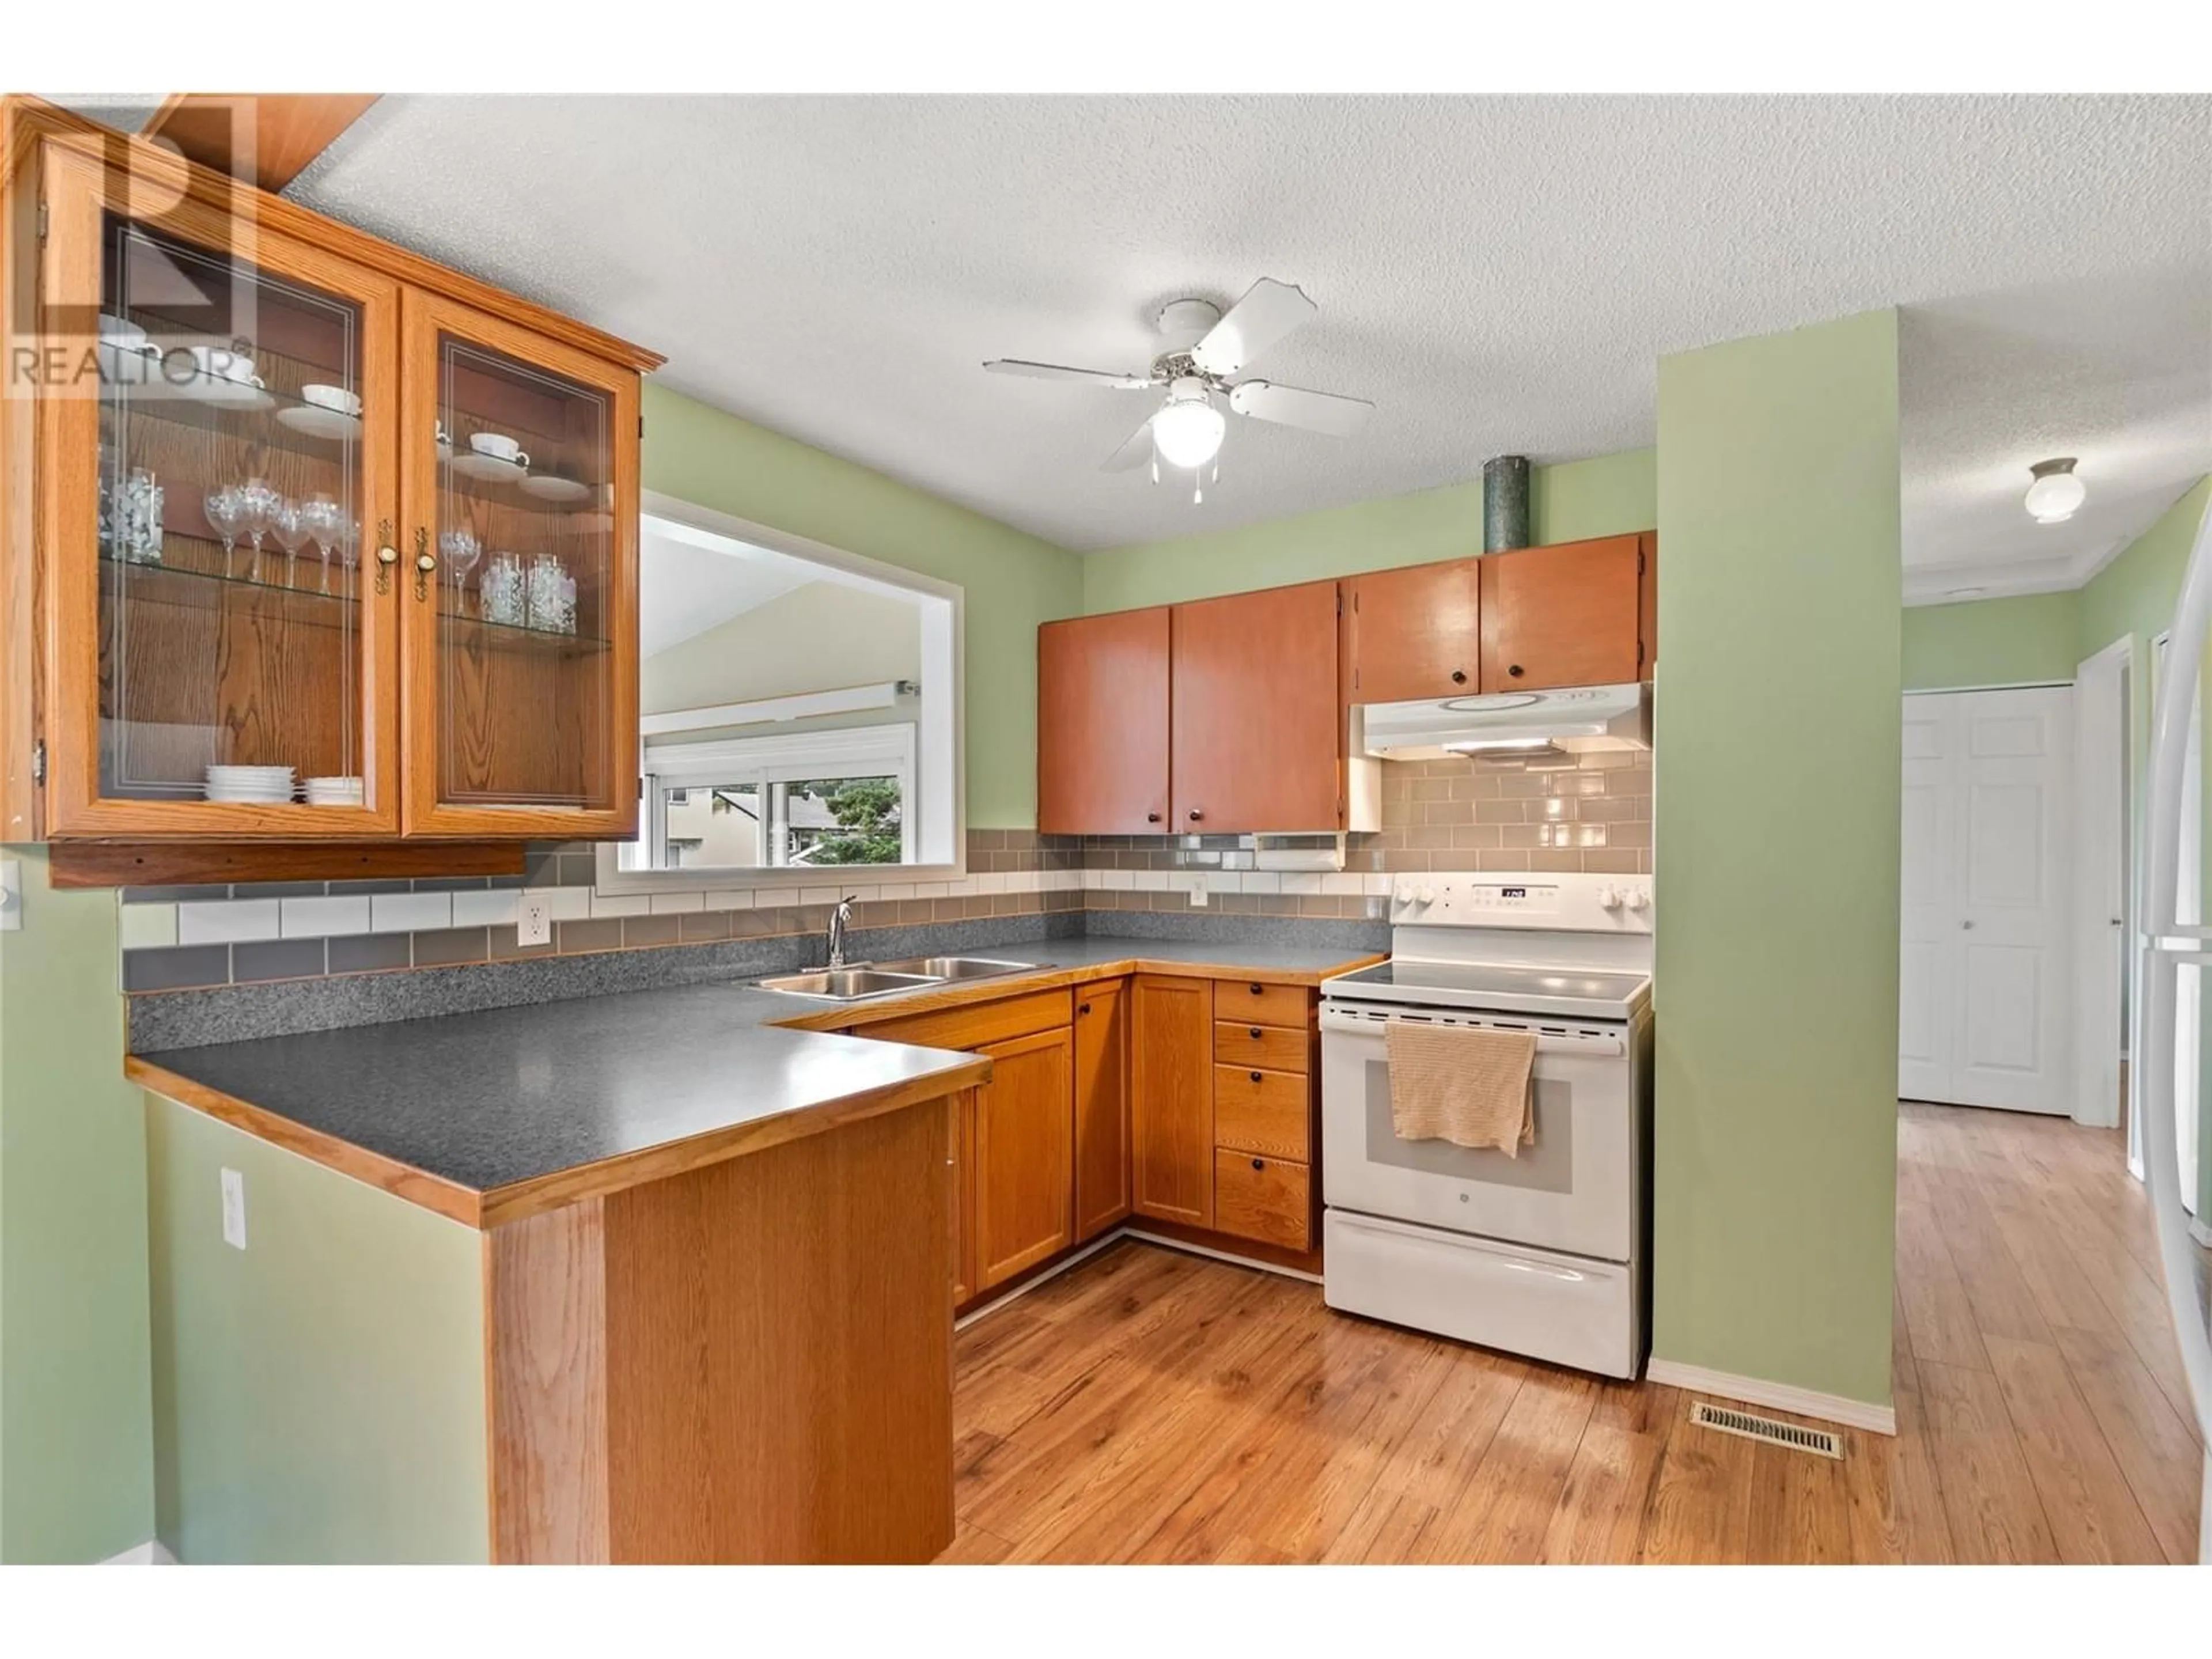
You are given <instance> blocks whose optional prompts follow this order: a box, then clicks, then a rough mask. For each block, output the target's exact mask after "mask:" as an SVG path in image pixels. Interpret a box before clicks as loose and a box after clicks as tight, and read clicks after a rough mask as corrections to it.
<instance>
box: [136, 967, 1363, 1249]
mask: <svg viewBox="0 0 2212 1659" xmlns="http://www.w3.org/2000/svg"><path fill="white" fill-rule="evenodd" d="M964 953H965V954H967V955H970V956H987V957H1005V958H1007V959H1010V960H1014V961H1018V962H1024V963H1035V964H1036V968H1035V969H1034V970H1033V971H1029V972H1024V973H1020V974H1009V975H1003V976H1000V977H997V978H993V979H987V980H975V981H966V982H964V983H961V984H957V985H945V986H931V987H922V988H921V989H919V990H916V991H914V992H909V993H904V994H900V995H897V996H894V997H888V998H878V999H873V1000H869V1001H866V1002H860V1003H838V1002H833V1001H830V1000H827V999H821V998H813V997H793V996H787V995H784V994H779V993H776V992H772V991H763V990H761V989H758V988H757V987H756V986H754V985H753V984H752V983H751V981H750V978H746V979H743V980H732V981H726V982H720V983H712V984H704V985H690V986H683V987H674V988H670V989H665V990H650V991H632V992H626V993H623V994H616V995H608V996H594V997H580V998H574V999H568V1000H561V1001H553V1002H541V1003H532V1004H527V1005H525V1006H519V1007H511V1008H500V1009H494V1010H490V1011H487V1012H475V1013H465V1014H453V1015H447V1016H443V1017H439V1018H428V1019H410V1020H403V1021H398V1022H394V1023H391V1024H375V1025H356V1026H350V1027H346V1028H343V1029H341V1030H328V1031H313V1032H307V1033H302V1034H300V1035H297V1036H274V1037H261V1038H256V1039H254V1040H252V1041H249V1042H227V1043H216V1044H210V1045H208V1046H205V1047H201V1048H181V1049H173V1050H169V1051H167V1052H160V1053H153V1054H132V1055H131V1056H129V1057H128V1058H127V1059H126V1060H125V1066H124V1069H125V1075H126V1076H128V1077H130V1078H131V1079H132V1080H133V1081H135V1082H137V1083H138V1084H140V1085H142V1086H143V1087H145V1088H147V1089H149V1090H151V1091H153V1092H154V1093H155V1094H159V1095H162V1096H165V1097H168V1098H170V1099H172V1100H175V1101H177V1102H179V1103H181V1104H183V1105H185V1106H189V1107H191V1108H193V1109H197V1110H200V1111H204V1112H206V1113H208V1114H209V1115H211V1116H214V1117H217V1118H220V1119H222V1120H223V1121H226V1122H228V1123H231V1124H232V1125H234V1127H239V1128H241V1129H244V1130H246V1132H247V1133H251V1134H254V1135H257V1136H258V1137H259V1138H261V1139H264V1140H268V1141H270V1142H272V1143H274V1144H276V1145H277V1146H284V1147H286V1148H288V1149H289V1150H290V1151H293V1152H298V1153H300V1154H301V1155H302V1156H304V1157H307V1158H311V1159H313V1160H314V1161H315V1162H317V1163H319V1164H325V1165H327V1166H328V1167H330V1168H332V1169H335V1170H339V1171H341V1172H342V1173H344V1174H347V1175H350V1176H355V1177H356V1178H357V1179H360V1180H363V1181H367V1182H369V1183H370V1184H372V1185H374V1186H378V1187H381V1188H384V1189H385V1190H386V1191H388V1192H391V1193H392V1194H396V1195H397V1196H398V1197H401V1198H404V1199H406V1200H410V1202H413V1203H416V1204H419V1205H422V1206H423V1207H425V1208H428V1209H431V1210H434V1211H436V1212H438V1213H440V1214H441V1215H445V1216H447V1217H450V1218H453V1219H454V1220H456V1221H460V1222H463V1223H465V1224H466V1225H471V1226H476V1227H490V1226H494V1225H498V1224H499V1223H501V1222H504V1221H510V1220H516V1219H520V1218H522V1217H524V1216H526V1215H532V1214H536V1213H538V1212H542V1211H544V1210H548V1209H553V1208H557V1207H559V1206H562V1205H563V1204H568V1203H571V1202H574V1201H575V1200H578V1199H580V1198H584V1197H588V1196H591V1195H593V1194H605V1193H611V1192H619V1191H621V1190H623V1189H624V1188H629V1187H632V1186H635V1185H638V1184H640V1183H641V1182H647V1181H653V1180H658V1179H659V1178H661V1177H662V1176H667V1175H671V1174H675V1173H678V1172H680V1171H682V1170H687V1169H695V1168H698V1167H700V1166H702V1165H704V1164H711V1163H715V1162H719V1161H720V1160H721V1159H722V1158H734V1157H740V1156H743V1155H744V1154H746V1153H749V1152H760V1151H763V1150H766V1149H767V1148H769V1147H770V1146H777V1145H780V1144H781V1143H783V1142H785V1141H787V1140H792V1139H798V1138H799V1137H800V1136H803V1135H807V1134H812V1133H821V1132H823V1131H824V1130H828V1129H833V1128H835V1127H838V1126H839V1125H840V1124H842V1123H845V1122H848V1121H854V1120H856V1119H859V1118H862V1117H866V1116H872V1115H875V1114H877V1113H881V1112H888V1111H894V1110H897V1109H900V1108H902V1107H904V1106H908V1105H911V1104H913V1103H916V1102H918V1101H923V1100H928V1099H933V1098H935V1097H939V1096H942V1095H947V1094H952V1093H955V1092H957V1091H960V1090H962V1089H966V1088H969V1087H972V1086H974V1085H976V1084H978V1083H981V1082H983V1081H985V1080H987V1079H988V1077H989V1075H990V1062H989V1060H987V1059H986V1058H984V1057H982V1056H981V1055H976V1054H953V1053H948V1052H945V1051H944V1050H940V1049H933V1048H915V1047H912V1046H910V1045H908V1044H904V1043H896V1042H876V1041H872V1040H870V1039H868V1038H866V1037H861V1036H839V1035H836V1034H834V1033H833V1032H830V1031H828V1030H823V1029H821V1028H822V1027H823V1026H825V1025H831V1024H856V1023H862V1022H865V1021H866V1020H868V1019H872V1018H883V1017H885V1016H887V1015H890V1014H892V1013H895V1012H913V1011H918V1010H920V1009H923V1008H930V1009H934V1008H941V1007H946V1006H955V1005H957V1004H958V1003H963V1002H973V1001H981V1000H988V999H991V998H994V997H1002V996H1006V995H1009V994H1014V993H1016V992H1019V991H1024V990H1030V989H1038V988H1042V987H1048V986H1054V985H1063V984H1073V983H1075V982H1077V981H1079V980H1082V979H1085V978H1090V977H1095V976H1098V975H1110V974H1119V973H1129V972H1138V973H1141V972H1148V971H1159V972H1165V973H1181V974H1197V975H1207V976H1211V977H1220V978H1239V977H1244V976H1248V975H1249V976H1254V977H1264V978H1267V979H1269V980H1272V981H1278V982H1292V983H1303V984H1316V983H1318V982H1319V981H1321V980H1322V979H1324V978H1326V977H1328V975H1331V974H1334V973H1338V972H1341V971H1344V970H1346V969H1350V968H1352V967H1355V966H1358V965H1359V964H1360V963H1364V962H1368V961H1371V960H1373V959H1374V957H1373V953H1372V952H1369V951H1359V950H1357V949H1347V948H1346V947H1343V946H1332V947H1320V948H1313V947H1296V946H1288V947H1286V946H1279V945H1238V944H1219V945H1215V944H1203V945H1201V944H1195V943H1191V942H1187V941H1171V940H1161V939H1115V938H1096V937H1085V938H1075V939H1036V940H1023V941H1021V942H1019V943H1018V944H1008V945H1001V946H989V945H983V946H970V947H967V948H966V950H965V951H964ZM805 1027H813V1028H815V1029H811V1030H809V1029H803V1028H805ZM795 1028H802V1029H795Z"/></svg>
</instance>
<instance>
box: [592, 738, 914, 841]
mask: <svg viewBox="0 0 2212 1659" xmlns="http://www.w3.org/2000/svg"><path fill="white" fill-rule="evenodd" d="M914 754H915V726H914V723H913V722H912V721H910V720H900V721H896V722H895V723H890V724H886V725H883V726H841V727H838V728H836V729H835V730H832V731H828V732H785V733H781V734H779V735H777V736H775V737H765V738H724V739H722V740H721V741H720V742H708V743H656V744H648V745H647V748H646V751H645V762H644V764H643V767H642V768H641V771H640V773H639V775H640V776H641V778H642V779H643V780H644V785H645V799H644V801H643V803H642V809H641V811H640V812H639V815H638V816H639V819H640V828H641V831H642V833H641V835H640V836H639V837H638V842H635V843H630V844H631V845H637V844H640V843H646V844H657V843H659V842H664V841H665V839H666V836H667V793H666V792H667V791H669V790H671V789H704V788H708V787H725V788H726V787H731V786H733V785H743V784H748V783H750V784H757V786H758V787H759V790H760V799H761V801H762V804H763V805H767V804H768V803H769V800H770V799H771V795H770V789H771V787H772V786H774V785H775V784H779V783H803V782H805V781H809V780H811V779H817V778H838V777H848V778H876V777H889V778H896V780H897V781H898V787H899V861H898V862H897V863H896V864H851V865H847V864H788V863H787V864H775V865H763V866H758V868H759V869H760V870H762V871H763V872H768V873H775V872H799V873H802V874H803V873H805V872H812V871H823V870H839V871H843V870H906V869H910V868H912V866H913V864H914V848H915V835H916V829H915V813H914V810H913V801H914ZM770 835H771V836H772V837H775V838H779V839H780V832H778V831H775V830H773V829H772V830H771V831H770ZM615 845H616V847H617V853H619V851H620V848H621V847H622V845H623V843H619V842H617V843H616V844H615ZM772 855H773V854H771V856H772ZM716 867H718V866H703V867H701V866H692V867H688V868H686V867H678V868H675V869H656V870H651V871H647V870H645V869H643V868H640V869H635V870H630V871H628V872H625V873H627V874H631V875H645V874H653V875H683V876H690V877H692V878H695V881H696V878H698V877H699V876H700V875H702V873H705V872H707V871H710V870H713V869H714V868H716ZM720 867H722V868H732V867H734V866H720Z"/></svg>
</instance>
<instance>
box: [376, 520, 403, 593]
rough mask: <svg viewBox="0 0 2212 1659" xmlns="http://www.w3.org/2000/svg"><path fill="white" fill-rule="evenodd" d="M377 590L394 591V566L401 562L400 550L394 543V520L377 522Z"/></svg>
mask: <svg viewBox="0 0 2212 1659" xmlns="http://www.w3.org/2000/svg"><path fill="white" fill-rule="evenodd" d="M376 538H377V542H378V544H379V545H378V547H377V550H376V591H377V592H380V593H389V592H391V591H392V566H393V565H395V564H398V562H399V550H398V548H396V547H394V546H393V545H392V520H389V519H380V520H377V523H376Z"/></svg>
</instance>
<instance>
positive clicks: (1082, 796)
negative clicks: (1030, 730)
mask: <svg viewBox="0 0 2212 1659" xmlns="http://www.w3.org/2000/svg"><path fill="white" fill-rule="evenodd" d="M1168 654H1169V616H1168V607H1167V606H1165V605H1155V606H1153V607H1152V609H1150V610H1148V611H1116V612H1115V613H1113V614H1112V615H1109V616H1103V617H1075V618H1073V620H1071V621H1067V622H1054V623H1045V624H1043V625H1042V627H1040V628H1039V629H1037V828H1038V829H1039V830H1041V831H1042V832H1043V833H1044V834H1046V835H1102V836H1104V835H1115V836H1144V835H1163V834H1164V833H1166V831H1167V829H1168V827H1169V826H1168V822H1167V815H1168V808H1169V800H1168V720H1169V715H1168V706H1169V678H1168Z"/></svg>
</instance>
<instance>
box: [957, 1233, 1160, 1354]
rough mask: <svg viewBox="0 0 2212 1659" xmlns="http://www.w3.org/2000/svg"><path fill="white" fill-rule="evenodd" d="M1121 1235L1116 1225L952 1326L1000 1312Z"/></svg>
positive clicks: (960, 1326) (964, 1326)
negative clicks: (1107, 1232)
mask: <svg viewBox="0 0 2212 1659" xmlns="http://www.w3.org/2000/svg"><path fill="white" fill-rule="evenodd" d="M1120 1237H1121V1229H1120V1228H1118V1227H1116V1228H1115V1230H1114V1231H1112V1232H1110V1233H1109V1234H1107V1235H1106V1237H1103V1238H1101V1239H1097V1240H1095V1241H1094V1242H1092V1243H1089V1244H1086V1245H1085V1246H1084V1247H1083V1249H1079V1250H1078V1251H1077V1252H1076V1253H1075V1254H1074V1255H1071V1256H1069V1257H1068V1258H1067V1259H1066V1261H1055V1262H1054V1263H1053V1264H1052V1266H1051V1267H1048V1268H1047V1269H1045V1271H1044V1272H1042V1273H1039V1274H1038V1275H1037V1276H1036V1278H1035V1279H1024V1280H1023V1281H1022V1282H1021V1283H1020V1284H1018V1285H1015V1286H1014V1288H1013V1289H1012V1290H1011V1291H1007V1292H1006V1294H1005V1295H1004V1296H1002V1297H997V1298H995V1299H994V1300H993V1301H989V1302H986V1303H985V1304H983V1305H982V1306H981V1307H980V1308H975V1309H971V1310H969V1311H968V1312H967V1313H964V1314H962V1315H961V1316H960V1317H959V1318H957V1319H956V1320H954V1321H953V1322H952V1328H953V1329H954V1330H955V1331H964V1330H966V1329H967V1328H969V1326H970V1325H972V1324H974V1323H975V1322H976V1321H977V1320H979V1319H981V1318H982V1317H983V1316H985V1315H987V1314H994V1313H996V1312H998V1311H999V1310H1000V1309H1001V1308H1003V1307H1005V1306H1006V1304H1008V1303H1009V1302H1018V1301H1020V1300H1021V1299H1022V1298H1023V1297H1025V1296H1027V1295H1028V1294H1029V1293H1030V1291H1033V1290H1035V1289H1036V1287H1037V1286H1038V1285H1049V1284H1051V1283H1052V1281H1053V1280H1054V1279H1057V1278H1059V1277H1060V1275H1061V1274H1062V1273H1066V1271H1067V1270H1068V1269H1069V1268H1070V1267H1078V1266H1080V1265H1081V1264H1082V1263H1084V1262H1085V1261H1090V1260H1091V1257H1092V1256H1094V1255H1097V1254H1098V1252H1099V1251H1101V1250H1103V1249H1105V1248H1106V1247H1107V1246H1108V1245H1109V1244H1111V1243H1114V1242H1115V1240H1116V1239H1118V1238H1120Z"/></svg>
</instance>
